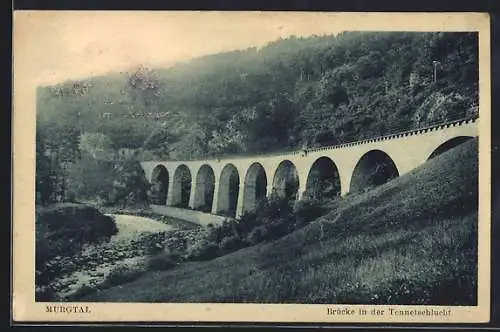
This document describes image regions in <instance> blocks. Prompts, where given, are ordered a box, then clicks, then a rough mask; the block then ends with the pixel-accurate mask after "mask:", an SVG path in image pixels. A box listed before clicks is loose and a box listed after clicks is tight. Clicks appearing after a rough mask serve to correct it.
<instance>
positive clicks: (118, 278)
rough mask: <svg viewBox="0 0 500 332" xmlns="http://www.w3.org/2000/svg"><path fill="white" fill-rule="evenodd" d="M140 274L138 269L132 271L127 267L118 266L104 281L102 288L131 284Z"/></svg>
mask: <svg viewBox="0 0 500 332" xmlns="http://www.w3.org/2000/svg"><path fill="white" fill-rule="evenodd" d="M141 273H142V272H141V271H140V270H138V269H133V268H131V267H130V266H128V265H120V266H117V267H115V268H114V269H113V270H112V271H111V272H110V273H109V275H108V277H107V278H106V280H105V281H104V283H103V285H102V286H103V287H111V286H117V285H122V284H125V283H127V282H131V281H133V280H135V279H137V277H139V275H140V274H141Z"/></svg>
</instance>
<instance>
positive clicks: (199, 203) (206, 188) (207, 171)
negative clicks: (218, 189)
mask: <svg viewBox="0 0 500 332" xmlns="http://www.w3.org/2000/svg"><path fill="white" fill-rule="evenodd" d="M214 189H215V175H214V171H213V170H212V167H210V166H208V165H203V166H201V167H200V170H199V171H198V174H197V175H196V195H195V200H194V205H193V208H194V209H196V210H199V211H203V212H211V211H212V202H213V200H214Z"/></svg>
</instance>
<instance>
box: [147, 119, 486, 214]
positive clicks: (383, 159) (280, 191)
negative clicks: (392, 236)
mask: <svg viewBox="0 0 500 332" xmlns="http://www.w3.org/2000/svg"><path fill="white" fill-rule="evenodd" d="M478 121H479V120H478V119H477V118H474V119H463V120H457V121H453V122H450V123H445V124H440V125H436V126H432V127H427V128H421V129H416V130H412V131H407V132H402V133H398V134H393V135H388V136H384V137H377V138H373V139H366V140H362V141H357V142H352V143H345V144H340V145H335V146H326V147H320V148H312V149H306V150H297V151H290V152H282V153H274V154H267V155H253V156H232V157H229V156H228V157H225V158H223V159H210V160H186V161H144V162H142V163H141V165H142V168H143V170H144V172H145V174H146V178H147V180H148V181H149V182H150V183H151V184H152V188H153V191H154V193H155V195H154V198H153V201H152V202H151V204H152V206H163V207H165V208H166V209H165V211H167V212H166V214H169V213H168V207H172V209H175V208H177V209H179V208H184V209H189V210H197V211H200V213H202V212H204V213H211V214H214V215H226V216H232V217H235V218H239V217H240V216H241V215H242V214H243V213H245V212H247V211H252V210H254V209H255V207H256V205H257V202H258V201H259V199H261V198H263V197H266V196H269V195H271V194H272V193H274V194H276V195H279V196H282V197H283V196H286V197H289V198H291V199H302V198H304V197H307V196H309V197H318V196H321V197H325V196H337V195H345V194H346V193H348V192H350V191H359V190H363V189H364V188H366V187H370V186H376V185H380V184H382V183H385V182H387V181H389V180H390V179H392V178H394V177H396V176H400V175H403V174H405V173H408V172H409V171H411V170H412V169H414V168H416V167H418V166H419V165H422V164H423V163H425V162H426V161H427V160H429V159H431V158H433V157H434V156H436V155H438V154H440V153H442V152H444V151H446V150H448V149H450V148H452V147H454V146H456V145H458V144H460V143H462V142H463V141H465V140H466V139H468V138H471V137H475V136H478V134H479V132H478V125H477V123H478Z"/></svg>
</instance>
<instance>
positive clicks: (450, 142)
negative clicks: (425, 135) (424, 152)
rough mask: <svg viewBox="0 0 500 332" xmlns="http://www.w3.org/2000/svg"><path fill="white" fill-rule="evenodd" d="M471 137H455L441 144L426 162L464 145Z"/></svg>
mask: <svg viewBox="0 0 500 332" xmlns="http://www.w3.org/2000/svg"><path fill="white" fill-rule="evenodd" d="M471 138H472V137H471V136H457V137H455V138H452V139H450V140H448V141H446V142H444V143H443V144H441V145H440V146H438V147H437V148H436V149H435V150H434V151H433V152H432V153H431V155H430V156H429V158H427V160H430V159H432V158H434V157H436V156H439V155H440V154H441V153H443V152H446V151H448V150H450V149H453V148H454V147H456V146H458V145H460V144H462V143H464V142H465V141H468V140H470V139H471Z"/></svg>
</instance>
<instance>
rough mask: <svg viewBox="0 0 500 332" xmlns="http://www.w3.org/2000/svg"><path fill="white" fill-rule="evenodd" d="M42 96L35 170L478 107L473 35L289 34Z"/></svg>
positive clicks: (374, 129) (315, 137) (390, 127)
mask: <svg viewBox="0 0 500 332" xmlns="http://www.w3.org/2000/svg"><path fill="white" fill-rule="evenodd" d="M37 102H38V104H37V117H38V119H37V128H38V131H37V143H38V144H37V148H38V149H37V152H38V153H37V156H39V158H37V162H38V168H39V169H42V170H43V169H45V168H46V169H53V168H54V167H52V168H51V167H50V166H49V165H51V163H52V165H53V164H54V158H55V157H54V156H57V158H56V159H57V161H56V162H55V163H56V164H57V165H58V166H59V165H60V162H61V161H66V162H68V163H69V164H75V163H76V161H77V160H81V159H82V158H86V157H85V156H84V155H87V158H89V160H95V159H99V160H107V161H112V160H115V159H116V157H117V156H116V154H117V152H118V151H119V150H120V149H123V148H129V149H133V151H137V152H138V153H139V154H138V155H136V156H138V158H141V159H160V158H161V159H186V158H199V157H202V156H207V155H208V156H220V155H223V154H234V153H264V152H269V151H274V150H283V149H293V148H303V147H315V146H321V145H331V144H337V143H341V142H345V141H353V140H359V139H363V138H367V137H373V136H379V135H384V134H388V133H392V132H399V131H403V130H408V129H412V128H416V127H421V126H427V125H430V124H433V123H437V122H443V121H446V120H451V119H455V118H461V117H465V116H472V115H474V114H476V113H477V105H478V39H477V34H476V33H412V32H405V33H402V32H397V33H392V32H391V33H388V32H345V33H341V34H339V35H337V36H313V37H309V38H296V37H290V38H287V39H283V40H278V41H275V42H273V43H270V44H268V45H267V46H265V47H263V48H261V49H257V48H249V49H246V50H240V51H234V52H228V53H222V54H215V55H208V56H204V57H201V58H197V59H194V60H191V61H189V62H185V63H181V64H177V65H174V66H172V67H170V68H167V69H150V68H144V67H140V68H137V69H136V70H135V71H133V72H130V73H117V74H110V75H107V76H101V77H92V78H89V79H86V80H79V81H68V82H64V83H61V84H59V85H55V86H50V87H40V88H39V90H38V100H37ZM47 150H48V151H50V152H51V153H52V154H51V153H47ZM122 151H123V150H122ZM82 154H83V155H82ZM47 155H49V157H47ZM50 156H52V157H50ZM51 158H52V159H51ZM44 165H45V166H44ZM40 167H41V168H40ZM44 167H45V168H44ZM84 168H85V167H84ZM47 173H49V171H47Z"/></svg>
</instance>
